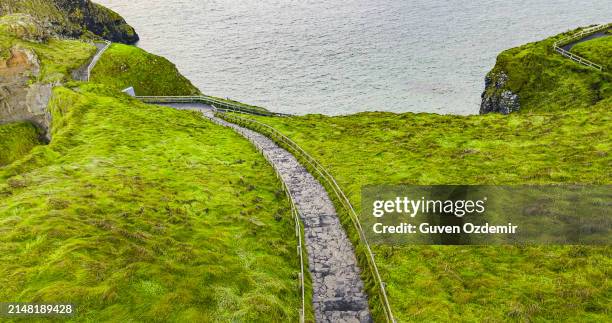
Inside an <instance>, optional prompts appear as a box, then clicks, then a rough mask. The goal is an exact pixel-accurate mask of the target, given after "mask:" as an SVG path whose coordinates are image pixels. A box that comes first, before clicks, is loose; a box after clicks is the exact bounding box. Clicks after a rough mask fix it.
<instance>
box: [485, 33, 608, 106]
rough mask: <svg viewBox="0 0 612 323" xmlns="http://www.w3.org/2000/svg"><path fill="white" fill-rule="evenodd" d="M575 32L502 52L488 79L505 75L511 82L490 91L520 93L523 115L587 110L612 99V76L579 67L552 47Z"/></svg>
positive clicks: (585, 67)
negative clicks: (536, 112) (538, 112)
mask: <svg viewBox="0 0 612 323" xmlns="http://www.w3.org/2000/svg"><path fill="white" fill-rule="evenodd" d="M573 32H575V31H572V32H569V33H565V34H561V35H557V36H553V37H550V38H547V39H545V40H542V41H539V42H535V43H530V44H526V45H523V46H520V47H516V48H512V49H509V50H506V51H504V52H502V53H501V54H500V55H499V56H498V57H497V63H496V65H495V67H494V68H493V70H492V71H491V72H490V74H489V75H490V76H495V75H499V74H501V72H504V73H505V74H506V75H508V82H507V84H506V85H505V86H504V87H502V88H500V89H494V88H490V89H489V90H488V91H499V92H500V93H501V92H502V91H505V90H511V91H512V92H514V93H517V94H518V95H519V97H520V103H521V109H520V111H521V112H531V111H542V112H548V111H557V110H561V109H566V108H568V107H571V108H586V107H590V106H592V105H593V104H595V103H597V102H599V101H601V100H604V99H606V98H609V97H612V85H611V84H612V82H611V81H612V74H609V73H601V72H599V71H596V70H594V69H593V68H590V67H587V66H583V65H580V64H578V63H576V62H573V61H571V60H569V59H567V58H565V57H563V56H561V55H560V54H558V53H556V52H555V51H554V50H553V43H555V42H556V41H558V40H560V39H562V38H564V37H567V36H568V35H570V34H571V33H573ZM602 45H604V46H608V45H606V44H602ZM606 51H607V49H606ZM519 113H520V112H519Z"/></svg>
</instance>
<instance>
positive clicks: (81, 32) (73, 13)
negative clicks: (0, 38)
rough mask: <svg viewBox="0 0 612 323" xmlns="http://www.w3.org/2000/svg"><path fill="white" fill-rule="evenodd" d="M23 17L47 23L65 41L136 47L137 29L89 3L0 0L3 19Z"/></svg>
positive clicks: (64, 0)
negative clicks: (101, 41)
mask: <svg viewBox="0 0 612 323" xmlns="http://www.w3.org/2000/svg"><path fill="white" fill-rule="evenodd" d="M14 13H22V14H27V15H30V16H32V17H34V18H36V19H38V20H40V21H47V22H48V24H47V29H48V30H49V31H53V32H55V33H58V34H60V35H61V36H64V37H69V38H79V37H80V38H84V39H92V38H94V39H99V38H100V37H102V38H106V39H114V40H115V41H121V42H129V43H133V42H134V41H136V40H137V37H136V32H135V30H134V28H132V27H131V26H129V25H128V24H127V23H126V22H125V20H123V18H122V17H121V16H120V15H119V14H117V13H116V12H114V11H112V10H110V9H108V8H106V7H104V6H101V5H99V4H96V3H93V2H91V1H89V0H82V1H66V0H0V16H3V15H8V14H14Z"/></svg>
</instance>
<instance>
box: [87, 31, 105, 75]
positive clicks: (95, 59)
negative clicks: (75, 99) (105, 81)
mask: <svg viewBox="0 0 612 323" xmlns="http://www.w3.org/2000/svg"><path fill="white" fill-rule="evenodd" d="M103 42H104V44H105V45H104V47H102V49H100V50H99V51H98V52H97V53H96V55H94V57H93V58H92V59H91V62H89V65H87V72H86V73H87V75H86V81H87V82H89V79H90V78H91V71H92V70H93V69H94V67H96V64H98V61H99V60H100V58H101V57H102V55H103V54H104V52H105V51H106V50H107V49H108V48H109V47H110V45H111V42H110V41H108V40H105V41H103Z"/></svg>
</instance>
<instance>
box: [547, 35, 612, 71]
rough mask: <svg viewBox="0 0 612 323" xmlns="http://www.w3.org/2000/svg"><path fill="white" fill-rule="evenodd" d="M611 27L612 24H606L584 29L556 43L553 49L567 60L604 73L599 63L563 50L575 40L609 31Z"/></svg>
mask: <svg viewBox="0 0 612 323" xmlns="http://www.w3.org/2000/svg"><path fill="white" fill-rule="evenodd" d="M610 27H612V23H609V24H604V25H599V26H595V27H591V28H587V29H584V30H582V31H580V32H578V33H576V34H574V35H572V36H570V37H566V38H563V39H561V40H558V41H556V42H555V43H554V44H553V49H554V50H555V51H556V52H557V53H559V54H561V55H563V56H564V57H567V58H569V59H571V60H573V61H575V62H577V63H579V64H582V65H585V66H588V67H592V68H595V69H597V70H599V71H603V69H604V68H603V66H601V65H599V64H597V63H594V62H592V61H590V60H588V59H586V58H584V57H581V56H579V55H576V54H574V53H571V52H570V51H567V50H565V49H564V48H563V46H566V45H568V44H570V43H572V42H573V41H575V40H578V39H582V38H584V37H586V36H588V35H592V34H594V33H596V32H598V31H602V30H606V29H608V28H610Z"/></svg>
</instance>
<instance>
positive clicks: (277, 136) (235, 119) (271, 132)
mask: <svg viewBox="0 0 612 323" xmlns="http://www.w3.org/2000/svg"><path fill="white" fill-rule="evenodd" d="M219 116H220V117H221V118H223V119H225V120H227V121H229V122H232V123H236V124H243V125H247V124H250V127H249V128H252V129H254V130H256V131H258V132H260V133H265V134H266V135H267V136H268V137H271V138H273V139H274V140H278V141H280V142H281V143H283V144H285V145H286V146H288V147H289V148H290V150H291V151H292V152H293V153H294V155H297V156H300V157H302V159H303V160H304V161H305V162H306V163H308V164H309V165H310V166H311V168H312V169H314V170H315V171H316V172H317V173H318V174H319V178H320V179H321V180H322V181H324V182H326V183H327V184H328V185H327V186H328V187H330V188H331V189H332V190H333V191H334V194H335V195H336V197H337V199H338V201H340V203H341V205H342V207H343V208H344V209H345V211H347V213H348V215H349V217H350V219H351V223H352V224H353V226H354V228H355V230H356V231H357V232H358V234H359V239H360V242H361V243H362V245H363V246H364V248H365V252H366V258H367V262H368V268H369V269H370V271H371V274H372V276H373V278H374V280H375V283H376V286H377V287H378V289H379V294H380V301H381V306H382V308H383V311H384V314H385V318H386V320H387V322H396V320H395V318H394V316H393V312H392V310H391V306H390V304H389V299H388V296H387V292H386V285H385V283H384V282H383V280H382V278H381V276H380V272H379V271H378V266H377V265H376V260H375V258H374V253H373V252H372V249H371V247H370V245H369V243H368V240H367V237H366V235H365V232H364V231H363V227H362V226H361V222H360V220H359V217H358V216H357V212H356V211H355V209H354V208H353V206H352V204H351V202H350V200H349V199H348V197H347V196H346V194H345V193H344V191H342V189H341V188H340V185H338V183H337V182H336V180H335V178H334V177H333V176H332V175H331V174H330V173H329V172H328V171H327V169H326V168H325V167H323V166H322V165H321V164H320V163H319V162H318V161H317V160H316V159H315V158H314V157H312V156H311V155H310V154H308V153H307V152H306V151H305V150H304V149H302V148H301V147H300V146H299V145H298V144H297V143H295V142H294V141H293V140H291V139H290V138H289V137H287V136H285V135H284V134H282V133H281V132H279V131H278V130H276V129H275V128H274V127H272V126H270V125H267V124H265V123H263V122H260V121H257V120H253V119H248V118H243V117H239V116H237V115H229V114H226V113H223V114H221V115H219Z"/></svg>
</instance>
